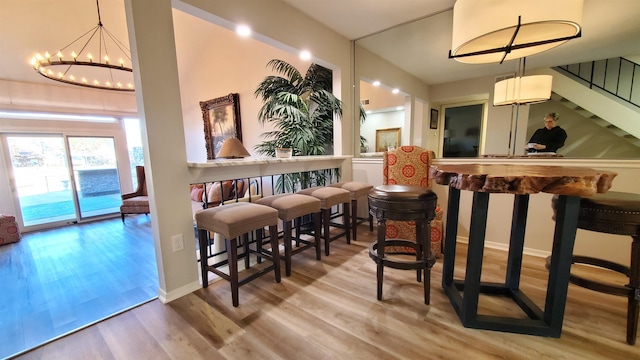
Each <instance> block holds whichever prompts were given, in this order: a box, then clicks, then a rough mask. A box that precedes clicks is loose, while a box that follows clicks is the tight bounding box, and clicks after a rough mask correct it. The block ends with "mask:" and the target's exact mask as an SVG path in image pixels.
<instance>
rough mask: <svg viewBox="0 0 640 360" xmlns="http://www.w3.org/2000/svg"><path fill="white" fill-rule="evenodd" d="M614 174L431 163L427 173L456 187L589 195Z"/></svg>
mask: <svg viewBox="0 0 640 360" xmlns="http://www.w3.org/2000/svg"><path fill="white" fill-rule="evenodd" d="M616 175H618V174H617V173H615V172H611V171H599V170H595V169H591V168H588V167H570V166H545V165H508V164H455V165H432V166H431V169H430V176H431V177H432V178H433V179H434V181H435V182H436V183H437V184H440V185H448V186H450V187H453V188H456V189H459V190H469V191H477V192H489V193H508V194H536V193H539V192H545V193H550V194H559V195H573V196H592V195H594V194H595V193H605V192H607V191H608V190H609V188H611V182H612V181H613V179H614V178H615V177H616Z"/></svg>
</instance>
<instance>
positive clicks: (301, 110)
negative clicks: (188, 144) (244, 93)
mask: <svg viewBox="0 0 640 360" xmlns="http://www.w3.org/2000/svg"><path fill="white" fill-rule="evenodd" d="M267 67H271V69H272V70H273V71H275V72H277V73H278V74H280V75H281V76H279V75H273V76H267V77H266V78H265V79H264V80H263V81H262V82H261V83H260V84H259V85H258V88H257V89H256V91H255V92H254V95H255V96H256V97H257V98H260V99H262V101H263V103H264V104H263V105H262V107H261V108H260V111H259V112H258V120H259V121H260V123H261V124H262V125H264V124H266V123H270V124H272V126H273V128H274V130H272V131H268V132H265V133H262V134H261V137H262V138H263V139H264V141H263V142H262V143H260V144H258V145H256V146H255V147H254V149H255V150H256V151H257V152H259V153H261V154H263V155H268V156H274V155H275V149H276V148H282V147H291V148H293V155H298V156H301V155H324V154H325V153H326V151H327V148H328V147H329V146H331V144H332V142H333V117H334V115H337V116H338V117H341V116H342V102H341V101H340V100H339V99H338V98H336V97H335V96H334V95H333V94H332V93H331V88H332V72H331V70H329V69H327V68H325V67H322V66H320V65H317V64H311V66H309V69H308V70H307V72H306V74H305V76H304V77H303V76H302V74H301V73H300V71H298V70H297V69H296V68H295V67H294V66H292V65H291V64H289V63H287V62H285V61H282V60H278V59H273V60H271V61H269V63H268V64H267ZM324 177H325V175H324V174H323V173H319V172H310V173H304V174H299V175H294V176H293V177H292V178H290V179H289V180H283V181H285V182H286V183H287V185H286V186H285V188H286V189H288V190H290V189H293V187H295V186H296V184H299V185H301V186H303V187H307V186H312V185H315V184H319V183H321V182H323V180H324ZM281 186H282V184H281Z"/></svg>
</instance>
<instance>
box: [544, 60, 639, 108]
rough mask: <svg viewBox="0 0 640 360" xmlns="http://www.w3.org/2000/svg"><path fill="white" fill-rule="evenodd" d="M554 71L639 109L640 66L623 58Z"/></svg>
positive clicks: (563, 67) (564, 67)
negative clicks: (567, 74) (636, 80)
mask: <svg viewBox="0 0 640 360" xmlns="http://www.w3.org/2000/svg"><path fill="white" fill-rule="evenodd" d="M556 69H559V70H563V71H564V72H567V73H569V74H571V75H573V76H575V77H577V78H579V79H580V80H582V81H583V82H585V83H586V85H588V86H589V88H590V89H593V88H594V87H595V88H598V89H600V90H602V91H605V92H607V93H609V94H611V95H613V96H615V97H617V98H619V99H621V100H623V101H625V102H628V103H630V104H633V105H635V106H637V107H640V83H636V82H635V76H636V74H638V76H640V65H639V64H636V63H635V62H633V61H630V60H627V59H625V58H621V57H618V58H613V59H604V60H595V61H590V62H583V63H579V64H572V65H562V66H558V67H556Z"/></svg>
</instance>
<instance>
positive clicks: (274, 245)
mask: <svg viewBox="0 0 640 360" xmlns="http://www.w3.org/2000/svg"><path fill="white" fill-rule="evenodd" d="M269 237H270V239H271V258H272V259H273V271H274V272H275V274H276V282H278V283H279V282H280V252H279V251H278V226H277V225H272V226H269Z"/></svg>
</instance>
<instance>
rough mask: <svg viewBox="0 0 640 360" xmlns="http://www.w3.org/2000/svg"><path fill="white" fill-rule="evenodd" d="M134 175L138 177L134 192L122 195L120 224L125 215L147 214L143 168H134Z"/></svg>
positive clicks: (147, 204)
mask: <svg viewBox="0 0 640 360" xmlns="http://www.w3.org/2000/svg"><path fill="white" fill-rule="evenodd" d="M136 175H137V176H138V187H137V188H136V191H134V192H132V193H129V194H122V205H121V206H120V216H121V217H122V222H124V216H125V214H149V196H148V194H147V183H146V181H145V175H144V166H136Z"/></svg>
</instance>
